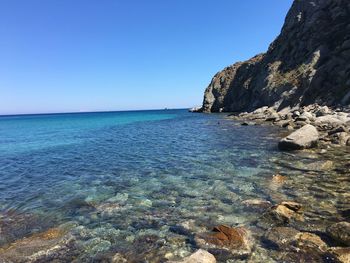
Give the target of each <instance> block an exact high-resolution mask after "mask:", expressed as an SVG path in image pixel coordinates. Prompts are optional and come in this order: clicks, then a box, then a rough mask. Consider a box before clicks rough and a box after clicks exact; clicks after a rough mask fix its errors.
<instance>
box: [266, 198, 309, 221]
mask: <svg viewBox="0 0 350 263" xmlns="http://www.w3.org/2000/svg"><path fill="white" fill-rule="evenodd" d="M301 208H302V206H301V204H299V203H296V202H282V203H281V204H279V205H275V206H273V207H271V208H270V209H268V210H267V211H266V212H265V213H264V215H263V216H262V223H263V224H260V225H261V226H263V225H264V224H265V223H267V224H270V225H285V224H288V223H290V222H292V221H304V218H303V215H302V209H301Z"/></svg>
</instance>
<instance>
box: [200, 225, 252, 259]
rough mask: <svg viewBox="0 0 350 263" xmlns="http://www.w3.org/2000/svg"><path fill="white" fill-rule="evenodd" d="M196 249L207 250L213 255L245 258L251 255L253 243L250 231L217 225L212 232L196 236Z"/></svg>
mask: <svg viewBox="0 0 350 263" xmlns="http://www.w3.org/2000/svg"><path fill="white" fill-rule="evenodd" d="M195 241H196V244H197V246H198V247H200V248H203V249H207V250H208V251H209V252H211V253H213V254H214V255H220V254H227V255H231V256H237V257H247V256H249V254H250V253H251V250H252V246H253V242H252V238H251V234H250V231H249V230H248V229H246V228H244V227H234V228H232V227H229V226H225V225H219V226H216V227H214V229H213V231H212V232H209V233H202V234H197V235H196V236H195Z"/></svg>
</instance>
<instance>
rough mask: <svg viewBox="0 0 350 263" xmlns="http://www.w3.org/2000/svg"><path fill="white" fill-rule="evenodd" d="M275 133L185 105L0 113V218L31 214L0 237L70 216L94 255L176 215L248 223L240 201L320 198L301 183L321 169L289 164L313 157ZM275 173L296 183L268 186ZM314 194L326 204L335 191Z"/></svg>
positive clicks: (129, 246) (200, 221) (161, 227)
mask: <svg viewBox="0 0 350 263" xmlns="http://www.w3.org/2000/svg"><path fill="white" fill-rule="evenodd" d="M279 136H280V130H279V129H277V128H274V127H270V126H241V125H240V124H239V123H236V122H233V121H232V120H228V119H227V118H226V116H225V115H223V114H193V113H188V112H187V111H186V110H160V111H130V112H107V113H75V114H54V115H28V116H8V117H0V216H1V215H2V216H1V217H2V218H5V219H6V217H11V216H13V217H15V218H16V217H20V216H21V215H22V216H23V215H25V216H28V214H29V215H33V216H34V217H35V218H39V220H37V219H36V220H33V222H32V221H28V223H27V225H25V226H23V224H22V225H19V226H16V227H15V228H14V229H16V231H14V233H12V235H11V236H10V237H5V238H4V237H3V238H2V239H1V238H0V242H2V243H6V242H12V241H13V240H14V239H16V238H22V237H23V236H26V235H28V234H30V233H33V232H38V231H43V230H45V229H46V228H48V227H53V226H56V225H59V224H62V223H66V222H75V224H77V225H78V226H79V227H80V228H79V227H78V228H77V229H82V228H84V229H85V230H86V231H90V232H89V233H90V235H91V239H94V240H95V239H96V238H97V237H98V238H99V240H100V241H101V244H100V246H101V247H102V248H100V250H98V251H99V253H100V252H106V253H107V252H108V251H111V250H112V251H115V250H116V248H118V249H121V250H122V251H124V252H125V251H129V252H130V251H136V252H135V253H136V254H138V255H143V254H142V253H146V252H144V251H148V252H147V253H149V251H150V249H149V248H145V249H144V251H143V250H142V246H140V243H139V242H138V243H137V242H136V241H135V240H139V239H140V238H141V237H142V236H144V235H156V236H157V237H159V238H160V239H161V238H165V236H169V235H170V236H171V235H172V234H171V233H172V232H171V229H172V227H173V226H175V225H178V224H180V223H184V222H185V223H186V222H187V223H188V222H191V224H193V225H194V226H193V227H194V230H196V227H198V229H201V228H208V229H210V227H211V226H213V225H216V224H228V225H240V224H245V225H250V224H252V222H253V221H254V220H255V219H256V217H257V214H254V213H252V212H251V211H248V212H247V211H246V210H245V209H244V207H243V206H242V205H241V201H242V200H245V199H251V198H260V199H265V200H270V201H271V202H273V203H275V202H279V201H283V200H288V199H292V200H298V201H303V200H304V198H306V197H307V198H308V200H311V199H312V198H314V199H312V200H314V201H315V203H316V204H317V203H319V198H320V197H317V194H319V192H320V190H319V189H316V190H313V189H311V188H310V189H309V188H308V187H309V186H312V185H314V184H315V181H317V182H318V183H322V182H323V180H324V181H325V182H327V180H328V179H327V178H328V177H327V176H326V174H325V177H324V178H323V179H322V178H318V179H317V180H316V179H314V178H313V177H311V178H310V177H307V179H305V178H304V176H305V173H301V172H300V170H298V169H294V168H293V167H294V166H293V165H291V164H292V163H296V162H297V164H296V165H299V166H300V163H303V162H304V163H305V162H306V163H307V162H312V161H313V160H314V159H313V157H312V156H304V155H300V156H298V155H290V154H283V153H279V152H278V150H277V147H276V145H277V141H278V140H279ZM302 165H303V164H302ZM302 165H301V166H302ZM279 171H282V173H283V174H284V175H286V176H287V175H290V177H288V180H290V181H289V182H292V181H293V180H296V179H297V180H302V181H303V183H304V185H303V186H299V185H298V186H296V185H293V184H292V183H290V184H287V185H286V186H284V187H283V188H280V186H275V185H273V184H271V177H272V175H273V174H274V173H276V172H279ZM300 176H301V178H300ZM324 191H326V190H324ZM306 192H308V194H306V195H305V193H306ZM313 196H316V197H313ZM317 198H318V199H317ZM322 198H324V200H326V201H325V202H331V203H332V204H334V203H336V200H337V198H338V196H335V195H334V193H332V195H330V196H327V193H325V195H324V197H322ZM327 204H328V203H327ZM310 206H311V205H310ZM315 210H318V211H319V210H320V208H319V207H317V208H315ZM14 215H15V216H14ZM310 217H311V216H310ZM26 218H27V217H26ZM11 222H12V221H11ZM18 222H21V221H20V220H19V221H18ZM43 222H44V223H43ZM101 229H102V230H103V231H105V232H106V231H107V232H109V233H113V238H109V237H107V235H106V234H105V232H103V231H102V230H101ZM99 231H100V232H99ZM101 231H102V232H103V233H104V234H101ZM198 231H199V230H198ZM84 242H88V241H86V240H85V239H84V241H82V244H85V243H84ZM135 242H136V243H135ZM135 246H137V249H139V250H137V249H136V248H135ZM135 249H136V250H135ZM140 249H141V250H140ZM162 249H163V250H164V251H163V250H162V251H163V252H164V253H163V252H162V253H163V254H162V255H163V256H164V254H166V253H167V252H169V251H170V252H172V253H173V254H174V256H175V257H176V256H177V257H181V256H183V255H186V253H190V252H191V251H193V250H194V249H195V248H194V247H193V246H192V245H191V244H187V243H184V244H178V245H174V246H172V247H165V248H162ZM158 250H159V251H160V249H159V248H158ZM89 251H90V250H89ZM177 251H180V252H177ZM181 251H182V252H181ZM89 253H90V254H89ZM94 253H96V251H95V250H93V249H91V251H90V252H86V251H85V252H84V255H82V257H88V258H93V257H94V256H95V254H94ZM157 253H158V252H157ZM159 253H160V252H159ZM150 257H151V256H150ZM151 261H152V259H151ZM153 261H154V260H153ZM155 261H156V260H155Z"/></svg>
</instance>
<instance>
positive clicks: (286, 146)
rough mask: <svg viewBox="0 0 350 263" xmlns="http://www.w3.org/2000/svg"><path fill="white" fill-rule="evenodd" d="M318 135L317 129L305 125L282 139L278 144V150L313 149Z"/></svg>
mask: <svg viewBox="0 0 350 263" xmlns="http://www.w3.org/2000/svg"><path fill="white" fill-rule="evenodd" d="M318 138H319V134H318V131H317V129H316V128H315V127H314V126H312V125H310V124H307V125H305V126H303V127H302V128H300V129H299V130H297V131H295V132H293V133H292V134H290V135H288V136H287V137H285V138H283V139H282V140H281V141H280V142H279V143H278V148H279V149H280V150H302V149H307V148H313V147H315V146H316V145H317V141H318Z"/></svg>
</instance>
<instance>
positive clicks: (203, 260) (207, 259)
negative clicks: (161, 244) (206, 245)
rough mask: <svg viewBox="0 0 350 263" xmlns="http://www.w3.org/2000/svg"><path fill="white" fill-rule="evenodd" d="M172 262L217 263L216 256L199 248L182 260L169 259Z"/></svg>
mask: <svg viewBox="0 0 350 263" xmlns="http://www.w3.org/2000/svg"><path fill="white" fill-rule="evenodd" d="M169 262H172V263H216V259H215V257H214V256H213V255H212V254H210V253H209V252H207V251H205V250H203V249H199V250H197V252H195V253H193V254H192V255H191V256H189V257H186V258H184V259H183V260H181V261H169Z"/></svg>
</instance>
